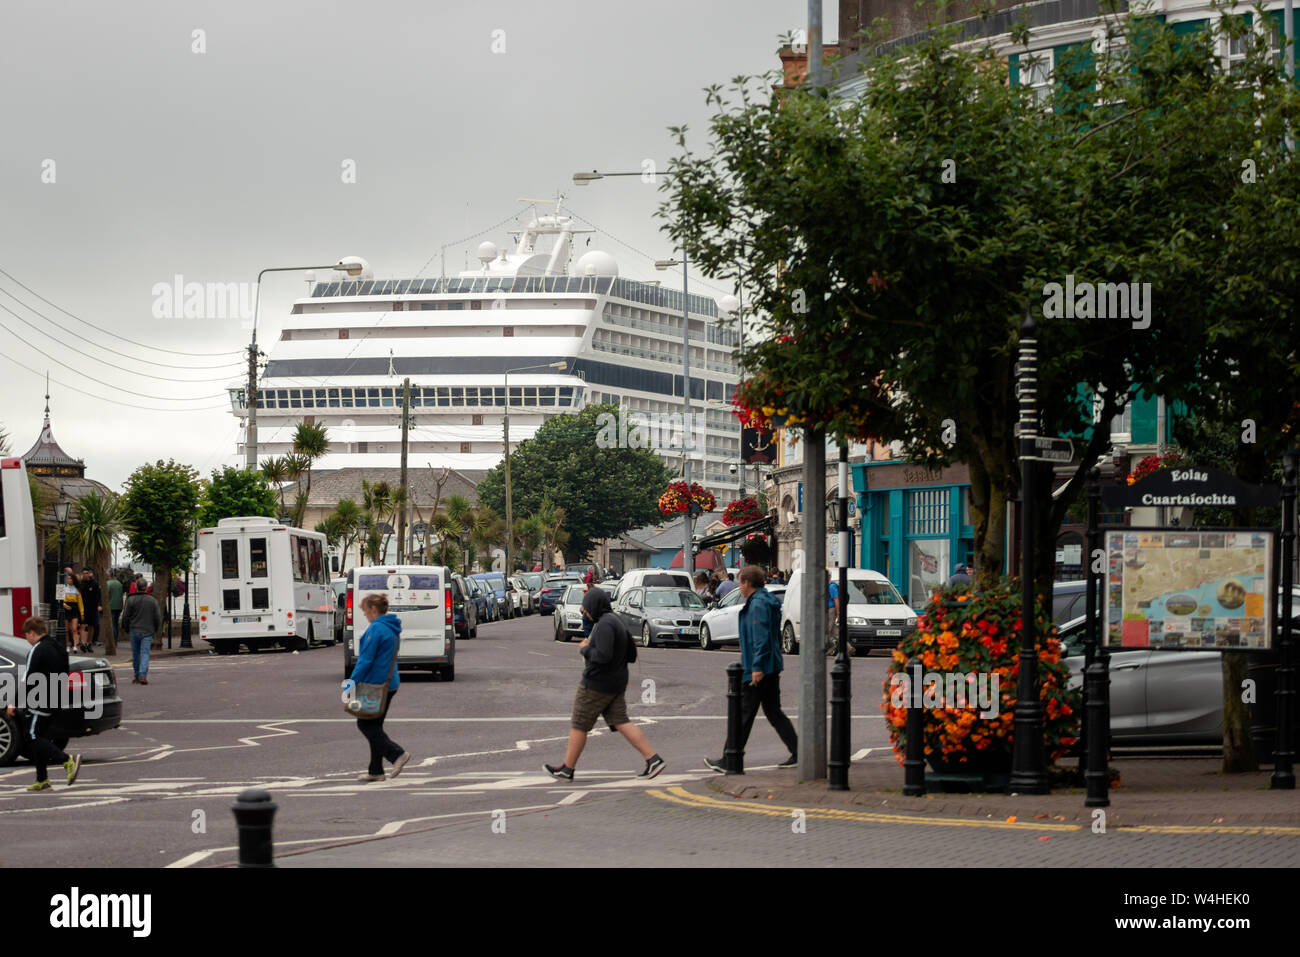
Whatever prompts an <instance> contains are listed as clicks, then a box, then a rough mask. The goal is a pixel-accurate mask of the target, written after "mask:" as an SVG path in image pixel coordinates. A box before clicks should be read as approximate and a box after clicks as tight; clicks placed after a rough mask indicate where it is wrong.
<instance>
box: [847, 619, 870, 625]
mask: <svg viewBox="0 0 1300 957" xmlns="http://www.w3.org/2000/svg"><path fill="white" fill-rule="evenodd" d="M866 623H867V619H865V618H850V619H849V624H850V625H865V624H866Z"/></svg>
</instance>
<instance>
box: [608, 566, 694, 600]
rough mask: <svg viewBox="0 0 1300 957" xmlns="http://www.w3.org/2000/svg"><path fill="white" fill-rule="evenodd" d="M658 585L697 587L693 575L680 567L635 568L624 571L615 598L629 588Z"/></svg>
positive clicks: (616, 586) (616, 588)
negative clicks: (693, 583)
mask: <svg viewBox="0 0 1300 957" xmlns="http://www.w3.org/2000/svg"><path fill="white" fill-rule="evenodd" d="M658 586H664V587H668V588H689V589H692V590H693V589H694V587H695V586H694V585H692V584H691V576H690V575H688V574H686V572H684V571H682V570H681V569H680V568H633V569H631V570H630V571H626V572H624V573H623V577H622V578H620V579H619V580H618V584H617V585H615V586H614V595H613V600H615V601H617V600H618V597H619V595H621V594H623V592H625V591H627V590H628V589H629V588H642V587H645V588H653V587H658Z"/></svg>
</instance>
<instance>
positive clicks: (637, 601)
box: [614, 588, 705, 648]
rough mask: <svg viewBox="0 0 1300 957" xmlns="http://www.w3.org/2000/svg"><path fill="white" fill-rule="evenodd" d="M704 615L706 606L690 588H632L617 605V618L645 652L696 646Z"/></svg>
mask: <svg viewBox="0 0 1300 957" xmlns="http://www.w3.org/2000/svg"><path fill="white" fill-rule="evenodd" d="M704 612H705V607H704V602H702V601H701V600H700V596H699V595H697V594H695V592H693V591H691V590H690V589H689V588H629V589H627V590H626V591H624V592H620V594H619V596H618V600H617V601H615V602H614V614H616V615H618V616H619V618H621V619H622V620H623V624H625V625H626V626H627V630H628V631H630V632H631V633H632V637H633V638H636V639H639V640H640V642H641V646H642V647H643V648H652V647H654V646H655V645H656V644H659V643H660V642H663V643H672V644H675V645H678V644H692V645H693V644H696V643H697V642H698V641H699V633H700V619H701V618H703V617H704Z"/></svg>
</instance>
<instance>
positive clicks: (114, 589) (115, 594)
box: [105, 575, 122, 642]
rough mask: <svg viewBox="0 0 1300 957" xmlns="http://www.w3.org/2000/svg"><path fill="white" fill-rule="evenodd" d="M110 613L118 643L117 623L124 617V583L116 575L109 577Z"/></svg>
mask: <svg viewBox="0 0 1300 957" xmlns="http://www.w3.org/2000/svg"><path fill="white" fill-rule="evenodd" d="M105 587H106V589H107V590H108V613H109V617H110V618H112V620H113V641H114V642H116V641H117V635H118V632H117V622H118V619H119V618H121V616H122V581H121V579H119V578H118V577H117V576H116V575H109V576H108V584H107V585H106V586H105Z"/></svg>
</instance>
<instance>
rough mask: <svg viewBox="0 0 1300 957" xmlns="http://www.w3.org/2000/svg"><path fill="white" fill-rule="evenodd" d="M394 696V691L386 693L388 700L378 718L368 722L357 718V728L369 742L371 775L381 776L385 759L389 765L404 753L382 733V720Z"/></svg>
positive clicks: (403, 750)
mask: <svg viewBox="0 0 1300 957" xmlns="http://www.w3.org/2000/svg"><path fill="white" fill-rule="evenodd" d="M396 694H397V692H396V691H390V692H388V700H387V701H385V702H384V710H383V711H382V712H380V714H379V717H378V718H370V719H369V720H363V719H361V718H357V727H358V728H360V729H361V733H362V734H363V735H365V738H366V740H367V741H369V742H370V773H371V774H383V773H384V760H385V759H387V760H388V762H389V763H390V764H391V763H392V762H394V761H396V760H397V759H398V758H400V757H401V756H402V755H403V754H404V753H405V752H406V749H405V748H403V747H401V746H400V745H398V744H395V743H394V742H393V739H392V738H390V737H389V736H388V735H387V734H385V733H384V718H386V717H388V709H389V708H391V707H392V706H393V697H394V696H395V695H396Z"/></svg>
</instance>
